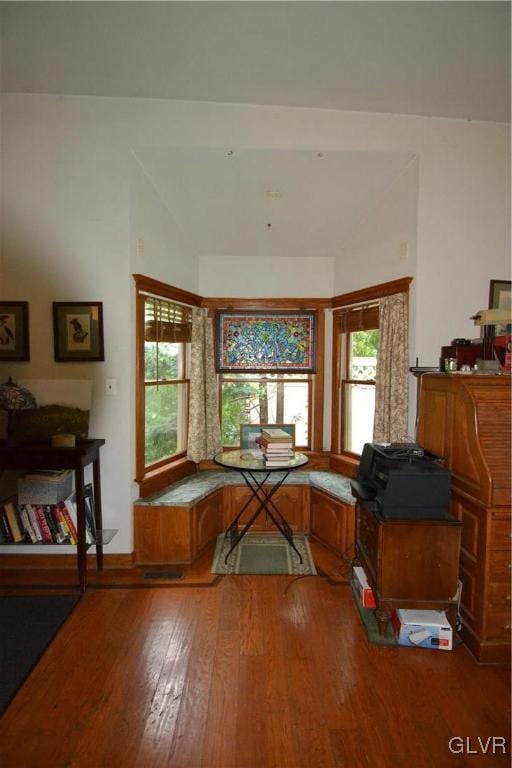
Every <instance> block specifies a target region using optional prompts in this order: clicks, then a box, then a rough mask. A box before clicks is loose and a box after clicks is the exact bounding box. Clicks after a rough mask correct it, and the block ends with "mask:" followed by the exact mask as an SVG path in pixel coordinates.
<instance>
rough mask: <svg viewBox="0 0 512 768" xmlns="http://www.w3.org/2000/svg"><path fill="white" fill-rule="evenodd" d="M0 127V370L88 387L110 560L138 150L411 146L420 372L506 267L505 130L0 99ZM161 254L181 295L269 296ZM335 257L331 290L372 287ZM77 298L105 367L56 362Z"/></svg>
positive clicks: (268, 111)
mask: <svg viewBox="0 0 512 768" xmlns="http://www.w3.org/2000/svg"><path fill="white" fill-rule="evenodd" d="M1 120H2V124H1V126H0V128H1V152H2V156H1V158H0V159H1V162H2V189H1V193H2V209H1V211H2V239H1V249H2V251H1V254H2V255H1V259H2V261H1V262H0V264H1V267H0V268H1V273H0V279H1V285H0V295H1V297H3V298H9V299H26V300H28V301H29V302H30V313H31V323H30V328H31V361H30V362H29V363H18V364H12V365H7V364H5V363H4V364H1V370H0V376H2V378H3V377H6V376H7V375H8V374H12V375H13V376H14V377H23V378H27V377H30V376H33V377H37V378H44V377H53V376H56V377H62V378H66V377H69V378H80V377H83V378H89V377H91V378H93V379H94V382H95V400H94V414H93V424H92V429H91V432H92V434H93V435H96V436H102V437H105V438H106V440H107V444H106V446H105V449H104V450H103V453H102V464H103V488H104V497H105V519H106V525H107V526H108V527H119V528H120V534H119V535H118V537H116V539H114V541H113V543H112V545H110V546H109V549H108V551H109V552H125V551H130V550H131V546H132V544H131V499H132V496H133V492H134V491H133V486H132V485H131V481H132V478H133V476H134V456H133V430H134V409H133V392H134V376H133V370H134V354H133V351H134V350H133V346H134V345H133V326H134V317H133V306H132V297H133V288H132V278H131V270H132V268H133V267H134V266H135V265H137V268H139V267H140V269H141V271H142V265H141V261H140V260H139V261H138V260H137V259H138V256H137V253H136V251H134V250H133V249H134V248H135V243H134V242H133V238H134V237H136V234H135V232H136V230H137V231H138V230H139V228H138V226H136V224H135V221H134V220H130V217H131V216H132V217H136V216H137V215H140V216H141V218H142V214H141V213H140V211H141V210H142V207H143V206H142V203H140V206H138V204H137V205H133V197H131V195H132V194H133V150H134V149H135V150H136V148H137V147H140V146H141V145H144V146H154V147H168V146H173V147H179V146H189V147H190V146H198V147H208V146H211V147H215V146H217V147H226V146H229V147H233V148H236V147H237V146H240V147H255V148H259V147H261V148H273V149H279V148H284V149H317V150H323V151H329V150H330V149H332V150H335V151H354V152H356V151H385V152H388V151H389V152H395V151H399V152H413V153H416V154H417V155H418V158H419V182H418V236H417V269H416V278H417V279H416V282H417V286H416V320H417V322H416V335H415V340H414V345H413V349H412V350H411V354H413V355H415V354H418V355H419V356H420V358H421V361H422V362H424V363H426V362H429V361H430V362H432V361H433V360H436V359H437V356H438V352H439V347H440V346H441V345H442V344H443V343H444V342H446V341H447V340H448V341H449V340H450V339H451V338H453V337H454V336H463V335H473V333H474V331H473V326H472V325H471V322H470V321H469V320H468V319H467V318H468V317H469V316H470V315H471V314H473V313H474V312H475V310H476V309H480V308H482V307H485V306H486V304H487V295H488V287H489V280H490V279H491V278H502V279H503V278H507V276H508V274H509V251H510V227H509V191H508V173H509V167H510V166H509V159H508V158H509V128H508V126H505V125H498V124H491V123H470V122H464V121H457V120H442V119H427V118H416V117H403V116H392V115H375V114H364V113H355V112H336V111H329V110H309V109H285V108H279V107H256V106H246V105H229V104H208V103H194V102H167V101H159V100H151V99H141V100H137V99H108V98H87V97H59V96H42V95H37V96H31V95H5V96H3V97H2V117H1ZM139 192H140V190H139ZM146 193H147V190H146V192H141V196H145V199H146V203H148V206H147V211H146V222H147V223H148V224H149V221H150V219H151V216H152V215H155V216H157V217H158V218H159V219H160V222H161V221H162V218H161V216H160V214H158V213H155V211H154V209H155V208H158V202H157V201H153V203H151V206H150V205H149V201H148V199H147V195H146ZM148 194H149V193H148ZM150 208H151V209H153V213H151V214H150V212H149V209H150ZM137 211H138V213H137ZM162 215H163V214H162ZM164 218H165V217H164ZM199 225H200V224H199ZM144 229H145V235H144V236H143V239H145V242H146V240H147V242H148V243H149V242H150V240H151V238H152V237H153V235H152V234H151V233H149V232H148V230H147V228H146V227H145V228H144ZM151 229H152V225H151ZM140 231H142V230H140ZM165 232H166V229H165V227H164V230H162V231H161V232H160V234H159V235H158V234H157V235H156V238H157V240H158V241H159V243H160V244H162V243H165V242H166V240H167V236H168V235H167V234H165ZM162 253H163V252H162V250H161V249H160V246H159V245H156V244H151V245H148V248H147V249H145V258H146V262H145V263H144V271H145V272H147V273H148V274H149V275H150V276H153V277H159V278H160V279H165V280H168V281H169V282H171V283H173V284H176V285H178V286H179V287H180V288H184V289H188V290H191V291H194V292H197V291H198V289H199V288H200V289H201V291H200V292H201V293H205V294H208V295H212V294H213V293H218V294H221V295H229V293H228V291H229V292H232V291H234V288H232V285H233V283H232V282H231V281H232V280H234V279H235V277H236V281H237V283H236V284H237V285H238V286H244V285H246V288H245V289H243V290H239V289H238V288H237V290H236V293H240V294H245V295H249V296H254V295H257V294H255V291H254V290H253V288H256V287H258V286H259V287H258V291H259V292H260V293H261V295H263V293H264V291H265V290H266V288H265V285H263V284H262V283H261V281H259V283H258V286H257V285H256V283H255V281H254V280H245V281H244V280H243V279H242V278H243V275H242V274H241V273H240V272H239V273H237V274H236V275H233V272H232V270H231V272H230V271H229V270H228V271H226V272H225V273H224V274H223V275H222V276H221V275H220V272H219V275H218V276H217V277H216V282H215V285H216V286H218V285H219V282H220V283H221V284H222V285H223V286H224V288H225V290H222V291H217V290H215V291H213V290H208V289H206V288H205V279H206V273H205V268H204V265H203V263H202V264H201V274H200V275H198V271H197V265H196V264H194V262H193V261H190V263H189V262H187V263H182V260H183V259H189V258H190V257H189V256H182V255H181V254H177V253H174V254H170V260H171V263H170V265H169V266H170V268H169V270H168V271H167V269H166V264H165V261H164V260H163V259H162ZM342 256H343V251H342V249H341V244H340V254H339V255H338V257H337V266H336V278H335V281H334V285H333V286H332V290H327V286H326V294H327V295H333V294H335V293H343V292H345V291H348V290H353V289H355V288H360V287H364V286H367V285H370V284H372V283H375V282H377V281H376V280H375V269H374V268H372V265H371V264H370V267H368V265H367V263H366V262H365V260H364V259H362V258H361V260H357V263H356V262H354V263H352V265H351V267H350V269H345V270H342V269H341V268H340V265H341V263H342ZM173 260H174V262H173ZM281 266H284V265H281ZM374 266H375V265H374ZM384 271H385V270H383V271H382V279H390V277H393V276H395V275H394V274H392V275H388V274H386V275H384V274H383V273H384ZM319 272H320V270H319ZM301 274H302V277H301ZM402 274H409V270H408V269H404V270H403V272H402ZM173 276H174V277H173ZM198 279H199V283H198ZM284 279H285V271H283V270H280V271H276V278H275V282H274V283H273V285H272V287H270V286H269V288H268V294H267V295H269V296H274V295H275V292H276V291H277V286H282V284H283V281H284ZM293 279H294V287H295V288H296V289H297V290H299V289H300V290H301V294H300V295H304V296H313V295H315V294H314V292H313V290H314V291H315V292H316V291H318V292H320V291H321V290H323V286H324V285H325V284H326V282H327V278H326V275H325V274H323V273H322V274H318V275H312V274H311V270H310V269H309V267H308V269H305V270H304V272H303V273H300V272H299V270H296V274H294V278H293ZM324 280H325V282H324ZM212 282H213V281H212ZM306 283H308V284H307V285H306ZM279 292H280V293H281V292H283V293H284V291H281V290H279ZM295 292H296V291H294V293H295ZM286 293H287V294H289V292H288V291H286ZM289 295H290V294H289ZM73 299H97V300H101V301H103V302H104V310H105V342H106V344H105V347H106V361H105V363H94V364H80V363H74V364H63V363H60V364H57V363H54V362H53V347H52V328H51V302H52V301H54V300H55V301H58V300H73ZM107 376H109V377H116V378H117V379H118V384H119V393H118V395H117V396H115V397H112V396H107V395H105V394H104V389H103V387H104V379H105V377H107ZM59 551H60V550H59Z"/></svg>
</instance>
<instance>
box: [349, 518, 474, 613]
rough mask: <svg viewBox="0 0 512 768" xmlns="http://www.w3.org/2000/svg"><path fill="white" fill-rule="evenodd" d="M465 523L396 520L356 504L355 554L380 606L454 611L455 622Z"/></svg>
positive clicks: (383, 610)
mask: <svg viewBox="0 0 512 768" xmlns="http://www.w3.org/2000/svg"><path fill="white" fill-rule="evenodd" d="M460 532H461V525H460V523H459V522H458V521H457V520H395V519H387V518H384V517H383V516H382V515H380V513H378V512H370V511H369V510H367V509H366V508H365V507H364V506H362V505H361V504H358V505H357V533H356V550H357V556H358V558H359V560H360V561H361V565H362V566H363V568H364V570H365V572H366V575H367V577H368V581H369V583H370V586H371V587H372V589H373V591H374V594H375V599H376V602H377V618H379V619H380V620H381V621H382V622H385V621H387V619H388V618H389V612H390V611H391V609H393V608H419V609H427V610H430V609H432V610H447V611H449V612H450V611H451V616H450V619H451V622H452V624H454V623H455V615H456V611H455V608H456V601H455V595H456V592H457V575H458V565H459V546H460Z"/></svg>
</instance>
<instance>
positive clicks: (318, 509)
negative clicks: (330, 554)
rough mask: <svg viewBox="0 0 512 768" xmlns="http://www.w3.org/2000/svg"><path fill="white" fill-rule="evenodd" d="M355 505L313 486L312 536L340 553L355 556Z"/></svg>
mask: <svg viewBox="0 0 512 768" xmlns="http://www.w3.org/2000/svg"><path fill="white" fill-rule="evenodd" d="M354 529H355V507H354V505H353V504H346V503H345V502H343V501H340V500H339V499H335V498H333V497H332V496H330V495H329V494H328V493H324V491H320V490H318V489H317V488H311V536H312V537H313V538H315V539H318V541H320V542H321V543H322V544H324V545H325V546H326V547H328V548H329V549H331V550H333V551H334V552H336V553H337V554H338V555H344V556H345V557H347V558H352V557H353V556H354Z"/></svg>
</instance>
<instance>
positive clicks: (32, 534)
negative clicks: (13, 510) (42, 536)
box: [18, 504, 39, 544]
mask: <svg viewBox="0 0 512 768" xmlns="http://www.w3.org/2000/svg"><path fill="white" fill-rule="evenodd" d="M18 514H19V516H20V520H21V524H22V526H23V529H24V531H25V533H26V534H27V536H28V538H29V539H30V541H31V543H32V544H37V542H38V540H39V539H38V535H39V534H38V533H36V531H35V530H34V526H33V525H32V521H31V519H30V515H29V513H28V511H27V509H26V506H25V505H24V504H20V505H19V506H18Z"/></svg>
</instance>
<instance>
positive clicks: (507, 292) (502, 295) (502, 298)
mask: <svg viewBox="0 0 512 768" xmlns="http://www.w3.org/2000/svg"><path fill="white" fill-rule="evenodd" d="M511 293H512V280H491V282H490V284H489V309H510V303H511ZM510 330H511V325H510V324H508V325H497V326H496V328H495V331H494V334H495V336H500V335H502V334H505V333H510Z"/></svg>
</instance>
